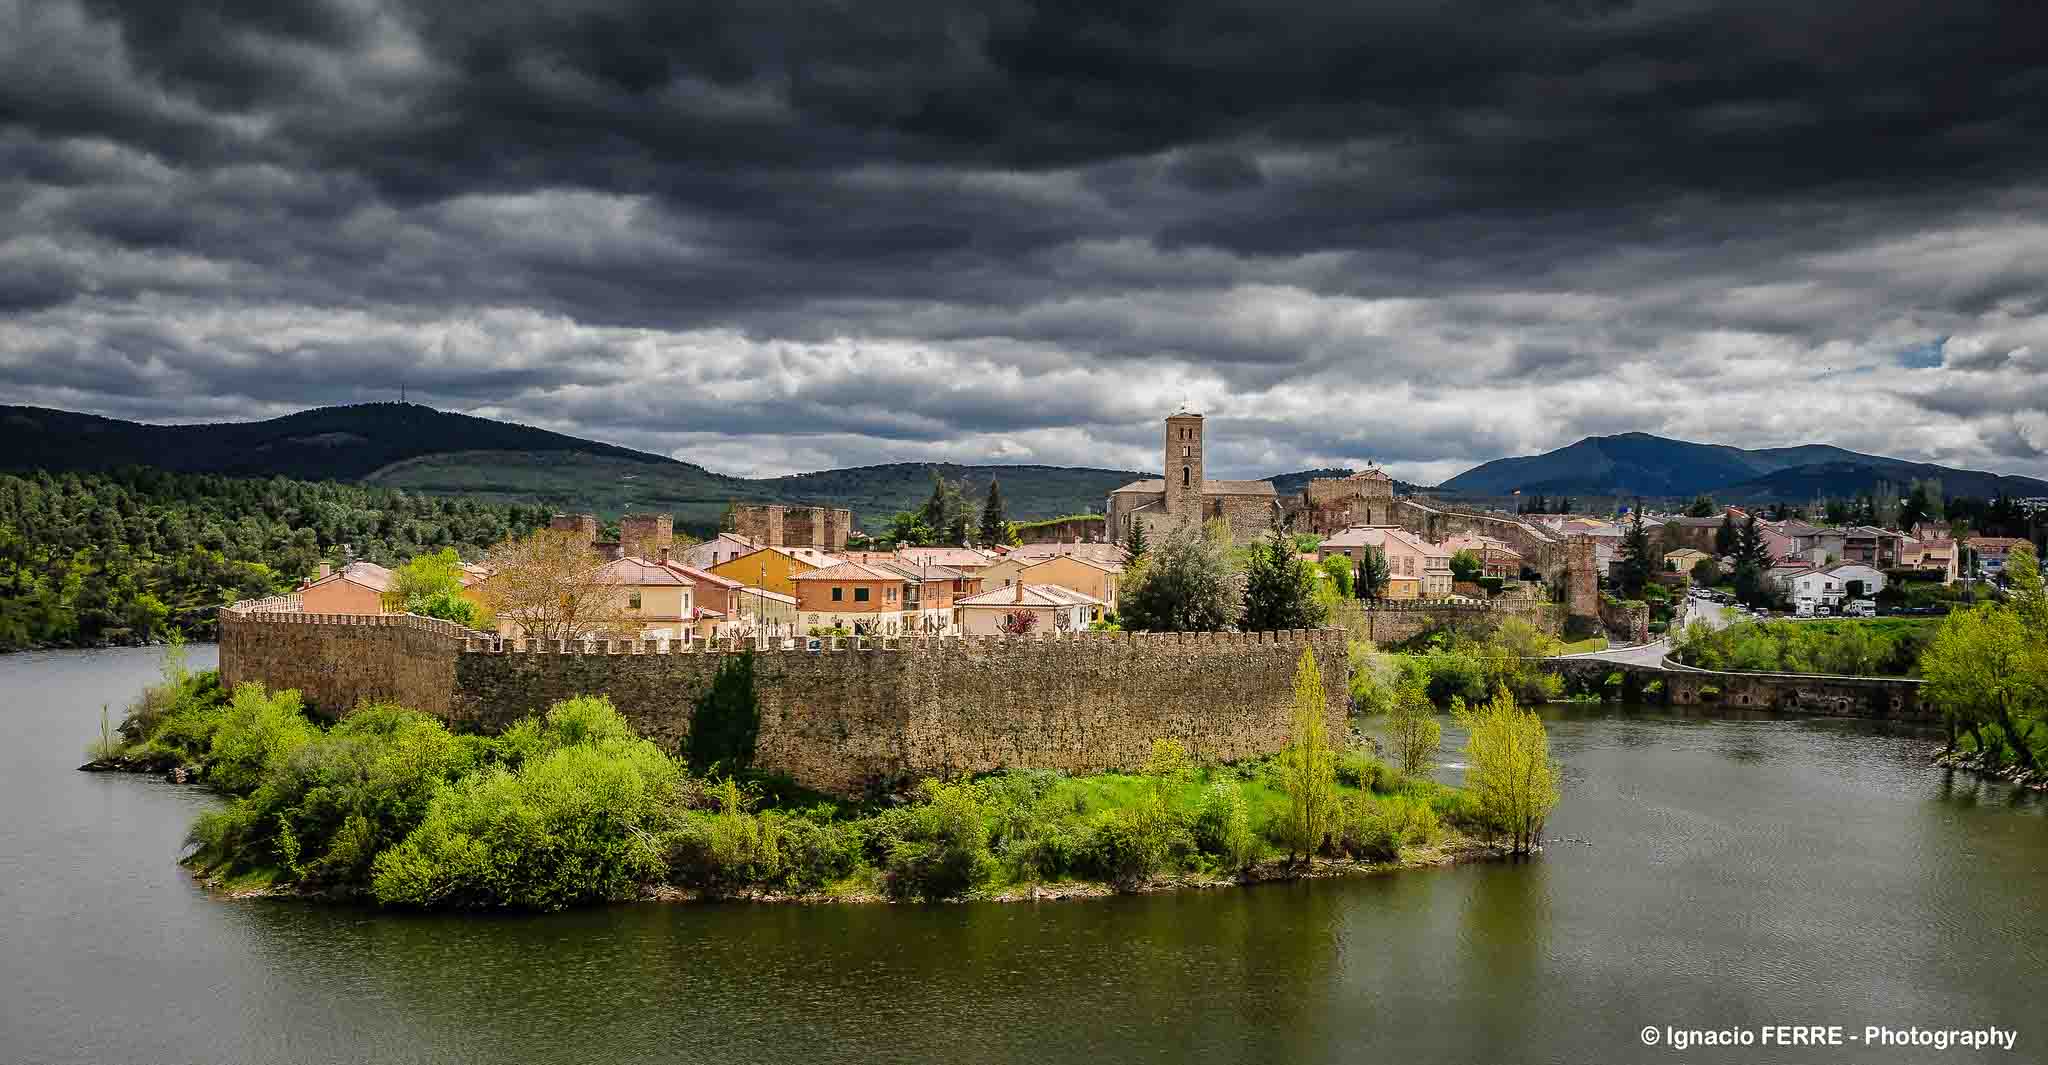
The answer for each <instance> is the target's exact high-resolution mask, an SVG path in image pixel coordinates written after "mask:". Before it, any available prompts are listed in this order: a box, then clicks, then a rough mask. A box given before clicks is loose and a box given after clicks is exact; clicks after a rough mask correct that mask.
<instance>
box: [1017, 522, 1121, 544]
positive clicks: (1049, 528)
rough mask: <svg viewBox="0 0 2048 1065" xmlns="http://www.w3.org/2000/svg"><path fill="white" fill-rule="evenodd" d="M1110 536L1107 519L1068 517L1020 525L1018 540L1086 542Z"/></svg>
mask: <svg viewBox="0 0 2048 1065" xmlns="http://www.w3.org/2000/svg"><path fill="white" fill-rule="evenodd" d="M1108 538H1109V534H1108V528H1107V525H1106V524H1105V519H1102V518H1094V517H1081V518H1068V519H1066V520H1065V521H1053V522H1043V523H1038V524H1032V525H1025V526H1019V527H1018V529H1017V542H1018V543H1020V544H1069V543H1084V542H1088V541H1100V540H1106V539H1108Z"/></svg>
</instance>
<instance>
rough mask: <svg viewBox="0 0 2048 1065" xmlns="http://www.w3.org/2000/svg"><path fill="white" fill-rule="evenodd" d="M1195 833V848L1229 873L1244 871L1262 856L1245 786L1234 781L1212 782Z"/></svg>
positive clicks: (1204, 796)
mask: <svg viewBox="0 0 2048 1065" xmlns="http://www.w3.org/2000/svg"><path fill="white" fill-rule="evenodd" d="M1192 835H1193V842H1194V846H1195V848H1196V849H1197V850H1199V851H1200V852H1201V853H1202V854H1204V855H1207V856H1208V857H1209V858H1210V860H1212V861H1213V862H1215V863H1216V865H1217V867H1218V868H1221V869H1223V870H1225V871H1226V872H1232V873H1235V872H1240V871H1242V870H1244V869H1245V868H1247V867H1249V866H1250V865H1251V864H1252V863H1253V862H1255V861H1257V860H1258V858H1259V837H1258V834H1257V833H1255V832H1253V831H1252V818H1251V808H1250V806H1249V805H1248V804H1246V802H1245V798H1244V789H1243V787H1241V786H1240V785H1239V784H1238V783H1237V782H1236V781H1234V780H1219V781H1216V782H1215V783H1212V784H1210V785H1209V787H1208V790H1207V791H1206V792H1205V793H1204V794H1203V798H1202V806H1201V809H1200V811H1199V812H1198V813H1197V814H1196V815H1195V822H1194V825H1193V833H1192Z"/></svg>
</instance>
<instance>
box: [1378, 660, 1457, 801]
mask: <svg viewBox="0 0 2048 1065" xmlns="http://www.w3.org/2000/svg"><path fill="white" fill-rule="evenodd" d="M1443 734H1444V728H1443V726H1442V725H1441V724H1439V723H1438V722H1437V719H1436V707H1434V706H1432V705H1430V702H1429V682H1428V680H1427V679H1426V678H1424V677H1423V676H1422V675H1421V674H1420V673H1414V674H1410V675H1409V676H1408V677H1406V678H1405V679H1404V680H1403V681H1402V683H1401V688H1400V690H1399V691H1398V692H1397V693H1395V695H1394V699H1393V705H1392V706H1391V707H1390V708H1389V710H1388V713H1387V738H1388V739H1389V740H1391V741H1392V743H1393V746H1394V760H1395V761H1396V762H1398V763H1399V764H1400V766H1401V772H1403V773H1407V774H1408V775H1410V776H1415V775H1419V774H1422V773H1427V772H1429V770H1430V766H1431V765H1432V764H1433V763H1434V762H1435V761H1436V748H1437V744H1439V743H1441V742H1442V741H1443Z"/></svg>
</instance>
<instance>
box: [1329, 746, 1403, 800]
mask: <svg viewBox="0 0 2048 1065" xmlns="http://www.w3.org/2000/svg"><path fill="white" fill-rule="evenodd" d="M1336 775H1337V783H1339V784H1342V785H1344V786H1345V787H1348V788H1358V789H1360V790H1362V791H1378V792H1388V791H1394V790H1397V789H1398V788H1400V786H1401V782H1402V777H1401V772H1400V770H1397V769H1395V768H1394V767H1392V766H1390V765H1388V764H1386V763H1385V762H1382V761H1380V760H1379V759H1377V758H1374V757H1373V756H1372V755H1369V754H1367V753H1365V752H1364V751H1357V750H1352V751H1345V752H1343V753H1341V754H1339V755H1338V756H1337V762H1336Z"/></svg>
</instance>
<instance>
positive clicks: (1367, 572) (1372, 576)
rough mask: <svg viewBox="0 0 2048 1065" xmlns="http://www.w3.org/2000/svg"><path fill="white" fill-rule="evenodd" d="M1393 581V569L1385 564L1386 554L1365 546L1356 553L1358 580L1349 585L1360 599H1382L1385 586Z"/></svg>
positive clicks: (1384, 594)
mask: <svg viewBox="0 0 2048 1065" xmlns="http://www.w3.org/2000/svg"><path fill="white" fill-rule="evenodd" d="M1393 579H1394V568H1393V566H1391V565H1389V564H1388V562H1387V553H1386V552H1385V551H1382V550H1380V549H1379V548H1378V547H1376V546H1374V545H1372V544H1367V545H1365V550H1363V551H1360V552H1359V553H1358V579H1357V580H1355V581H1353V582H1352V584H1351V590H1352V591H1353V592H1356V593H1357V594H1358V597H1359V598H1360V599H1384V598H1386V596H1387V584H1388V582H1390V581H1392V580H1393Z"/></svg>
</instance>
